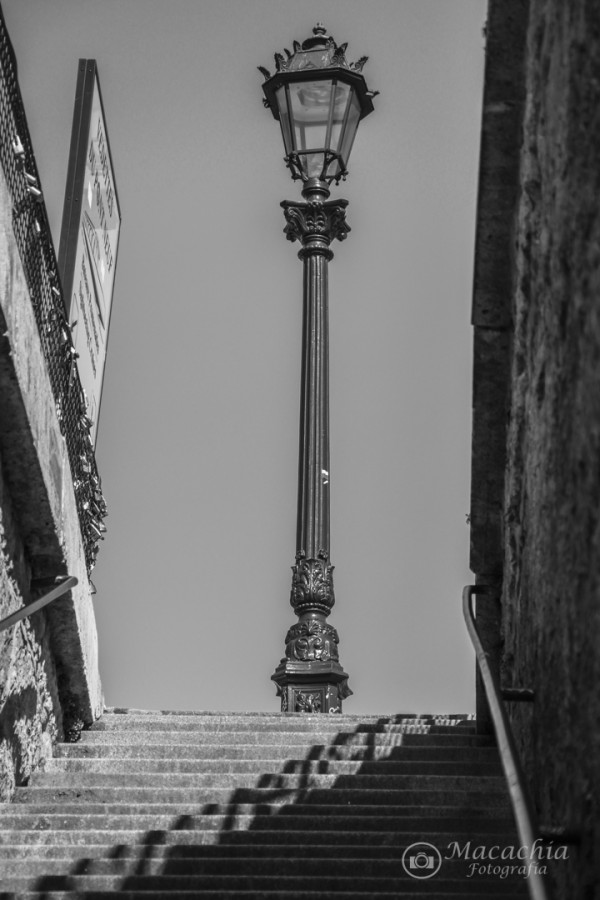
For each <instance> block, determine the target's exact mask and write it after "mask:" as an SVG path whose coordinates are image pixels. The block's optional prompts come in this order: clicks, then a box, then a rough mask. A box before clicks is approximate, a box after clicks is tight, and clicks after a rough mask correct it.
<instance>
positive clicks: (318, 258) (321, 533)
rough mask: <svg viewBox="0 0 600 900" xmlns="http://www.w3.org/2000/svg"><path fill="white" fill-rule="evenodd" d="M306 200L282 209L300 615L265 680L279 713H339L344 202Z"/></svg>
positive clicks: (314, 193)
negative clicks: (295, 263) (336, 563)
mask: <svg viewBox="0 0 600 900" xmlns="http://www.w3.org/2000/svg"><path fill="white" fill-rule="evenodd" d="M303 196H304V197H305V198H306V202H304V203H301V202H294V201H288V200H284V202H283V203H282V204H281V205H282V207H283V210H284V215H285V219H286V222H287V225H286V227H285V229H284V231H285V234H286V236H287V239H288V240H289V241H296V240H298V241H300V242H301V244H302V249H301V250H300V252H299V254H298V256H299V257H300V259H301V260H302V261H303V263H304V312H303V324H302V389H301V399H300V450H299V461H298V519H297V529H296V564H295V566H293V567H292V573H293V574H292V590H291V596H290V603H291V605H292V607H293V608H294V611H295V613H296V614H297V616H298V617H299V621H298V622H297V624H295V625H292V627H291V628H290V629H289V631H288V633H287V635H286V639H285V644H286V648H285V657H284V658H283V659H282V660H281V662H280V664H279V665H278V667H277V669H276V670H275V673H274V674H273V675H272V676H271V677H272V679H273V681H274V682H275V683H276V685H277V695H278V696H280V697H281V710H282V712H306V713H322V712H341V711H342V701H343V700H344V699H345V698H346V697H348V696H349V695H350V694H351V693H352V691H351V690H350V688H349V687H348V675H347V674H346V673H345V672H344V670H343V668H342V666H341V665H340V662H339V656H338V642H339V638H338V634H337V631H336V630H335V628H333V627H332V626H331V625H329V624H328V623H327V622H326V617H327V616H328V615H329V613H330V612H331V608H332V607H333V604H334V602H335V597H334V592H333V576H332V573H333V566H332V565H330V563H329V309H328V305H329V301H328V282H327V274H328V273H327V267H328V263H329V260H330V259H332V257H333V253H332V252H331V250H330V248H329V245H330V244H331V242H332V241H333V240H334V239H336V238H337V240H340V241H342V240H344V239H345V238H346V236H347V234H348V232H349V231H350V228H349V226H348V225H347V224H346V219H345V211H346V207H347V205H348V201H347V200H335V201H334V200H328V199H326V198H327V197H328V196H329V189H328V187H327V185H326V184H324V183H323V182H321V181H318V180H317V179H311V180H309V182H308V183H307V184H306V185H305V188H304V191H303Z"/></svg>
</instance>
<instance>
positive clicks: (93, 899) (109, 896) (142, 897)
mask: <svg viewBox="0 0 600 900" xmlns="http://www.w3.org/2000/svg"><path fill="white" fill-rule="evenodd" d="M423 885H426V887H423ZM409 887H410V889H406V890H403V891H402V900H423V897H424V896H426V897H427V900H474V897H476V896H477V893H478V892H479V898H478V900H485V898H487V897H514V898H521V897H522V898H524V900H526V898H527V896H528V895H527V890H526V888H520V887H518V886H517V885H515V886H514V887H513V886H512V885H510V886H509V887H510V890H508V889H507V888H506V887H505V886H504V883H503V882H499V883H498V884H495V883H490V884H489V885H486V886H485V898H484V895H483V894H482V893H481V890H482V889H481V886H475V887H474V886H473V885H472V884H468V885H467V890H465V889H464V887H463V885H462V883H459V884H457V883H453V882H451V883H446V885H445V886H444V885H436V888H435V890H431V885H430V884H429V882H423V883H421V884H419V883H418V882H415V883H414V884H411V885H410V886H409ZM438 888H439V889H438ZM332 896H335V898H336V900H374V898H379V897H381V898H383V900H399V894H398V892H397V890H394V891H389V892H387V891H378V892H377V893H376V894H373V893H372V892H371V891H367V892H360V891H352V890H350V891H339V890H336V891H335V894H332V893H331V892H329V891H327V892H321V891H319V890H308V891H290V890H286V889H284V890H283V891H279V890H276V889H275V890H268V891H264V890H261V891H226V890H225V891H215V890H213V889H209V890H208V891H204V890H193V891H179V890H170V891H169V894H168V897H169V900H194V898H195V897H200V898H205V900H331V897H332ZM42 897H43V900H80V898H81V897H84V898H86V900H115V893H114V891H91V892H88V891H85V892H81V893H80V892H73V891H54V890H50V891H47V890H45V891H44V892H43V895H42ZM118 897H119V900H165V894H164V893H163V892H162V890H144V891H130V890H123V889H120V890H119V892H118ZM0 900H40V893H39V892H38V891H16V892H13V891H11V892H0Z"/></svg>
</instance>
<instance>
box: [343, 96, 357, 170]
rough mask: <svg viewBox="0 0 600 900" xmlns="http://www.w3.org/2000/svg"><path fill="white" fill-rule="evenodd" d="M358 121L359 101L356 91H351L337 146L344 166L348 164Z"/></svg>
mask: <svg viewBox="0 0 600 900" xmlns="http://www.w3.org/2000/svg"><path fill="white" fill-rule="evenodd" d="M359 121H360V103H359V101H358V97H357V96H356V92H355V91H354V90H352V91H351V94H350V99H349V105H348V110H347V116H346V121H345V122H344V126H343V129H342V139H341V145H340V148H339V154H340V156H341V157H342V161H343V165H344V167H345V166H347V165H348V158H349V156H350V151H351V150H352V144H353V143H354V138H355V137H356V132H357V131H358V123H359Z"/></svg>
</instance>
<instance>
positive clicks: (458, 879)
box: [2, 870, 524, 900]
mask: <svg viewBox="0 0 600 900" xmlns="http://www.w3.org/2000/svg"><path fill="white" fill-rule="evenodd" d="M39 881H40V882H41V883H37V884H36V883H35V880H33V884H32V879H31V878H29V877H28V876H27V875H21V876H13V877H9V878H7V879H6V880H5V882H4V884H3V885H2V887H3V888H4V889H8V890H11V891H23V890H30V891H31V890H32V888H34V887H35V889H36V890H37V891H38V892H43V894H44V898H46V897H47V892H48V891H60V890H63V891H64V890H70V891H77V894H78V895H81V894H82V893H83V891H84V890H85V891H117V890H118V892H119V896H120V897H122V896H123V894H122V890H123V889H125V890H127V891H130V892H133V891H138V892H140V893H141V892H142V891H143V892H147V891H149V890H155V891H156V890H160V891H162V892H163V897H165V895H166V893H167V892H169V894H170V892H171V891H182V890H187V891H196V892H198V891H211V892H217V891H261V892H262V891H279V892H281V894H282V896H285V894H286V893H287V892H289V891H304V892H310V891H312V892H315V891H316V892H319V893H320V894H321V895H323V894H325V895H327V894H329V895H336V896H337V894H338V892H340V891H342V892H343V891H346V892H350V891H358V892H361V893H370V894H371V897H376V896H378V895H379V894H380V893H382V892H383V893H386V892H387V893H391V894H392V895H393V896H396V897H398V896H402V895H403V889H408V890H409V891H414V890H415V884H416V883H417V882H416V879H413V878H411V877H410V876H409V875H407V874H406V873H405V874H404V876H401V875H394V876H392V877H390V876H381V877H376V876H368V875H366V876H356V875H354V876H342V875H333V876H331V875H328V874H327V873H326V872H323V873H322V874H319V875H279V874H276V875H271V876H270V875H161V876H159V877H156V876H152V875H129V876H127V877H126V878H125V880H124V883H123V879H122V878H121V877H120V876H118V875H117V876H114V875H83V876H77V875H71V876H48V877H46V878H44V879H39ZM493 881H494V879H491V878H488V879H486V880H484V879H482V878H478V879H477V881H476V882H475V881H473V880H471V879H467V878H466V877H464V876H462V870H460V871H459V870H456V876H454V877H453V878H452V877H448V876H444V877H443V878H442V877H439V878H438V882H437V885H439V888H440V890H442V891H446V892H447V893H458V892H459V891H462V892H463V893H468V891H465V888H468V887H470V888H471V895H473V894H476V893H479V894H480V895H481V891H482V888H483V890H485V893H486V895H487V894H488V893H489V884H488V882H489V883H493ZM498 884H499V886H500V887H501V890H499V891H498V892H497V893H498V894H500V895H501V896H502V895H505V896H510V897H514V896H515V893H514V892H515V888H517V889H518V888H521V887H523V886H524V885H523V879H522V878H521V879H520V880H519V881H518V882H516V881H515V879H514V878H512V879H508V878H507V879H505V880H504V881H500V880H498ZM437 885H436V887H437ZM113 900H114V898H113Z"/></svg>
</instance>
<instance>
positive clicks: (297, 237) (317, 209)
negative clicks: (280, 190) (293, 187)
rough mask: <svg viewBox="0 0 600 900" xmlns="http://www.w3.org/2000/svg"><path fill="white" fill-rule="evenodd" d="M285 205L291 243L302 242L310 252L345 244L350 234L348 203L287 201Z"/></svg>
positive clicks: (286, 233) (283, 205)
mask: <svg viewBox="0 0 600 900" xmlns="http://www.w3.org/2000/svg"><path fill="white" fill-rule="evenodd" d="M281 206H282V208H283V214H284V216H285V220H286V222H287V225H286V226H285V228H284V229H283V231H284V233H285V235H286V237H287V239H288V241H300V242H301V243H302V245H303V246H304V247H305V248H306V249H312V250H314V251H316V252H319V251H321V252H323V250H324V249H326V248H328V247H329V244H330V243H331V241H333V240H336V239H337V240H338V241H344V240H345V239H346V237H347V235H348V232H349V231H350V226H349V225H348V223H347V222H346V207H347V206H348V201H347V200H325V201H320V200H308V201H306V202H301V201H296V200H283V201H282V203H281ZM329 253H331V251H329Z"/></svg>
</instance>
